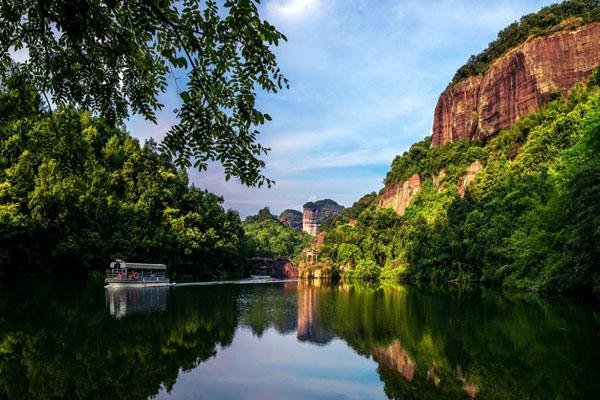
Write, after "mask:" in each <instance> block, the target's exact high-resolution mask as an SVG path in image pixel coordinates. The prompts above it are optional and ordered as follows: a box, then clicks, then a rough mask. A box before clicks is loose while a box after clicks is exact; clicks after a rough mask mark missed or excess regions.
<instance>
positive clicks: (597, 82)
mask: <svg viewBox="0 0 600 400" xmlns="http://www.w3.org/2000/svg"><path fill="white" fill-rule="evenodd" d="M588 84H589V86H592V87H600V65H598V66H597V67H596V68H594V70H593V71H592V73H591V74H590V78H589V81H588Z"/></svg>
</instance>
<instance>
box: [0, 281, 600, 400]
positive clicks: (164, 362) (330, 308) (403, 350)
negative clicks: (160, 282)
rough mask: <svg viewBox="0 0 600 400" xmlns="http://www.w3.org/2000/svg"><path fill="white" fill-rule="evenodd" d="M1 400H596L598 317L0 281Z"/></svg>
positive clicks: (473, 294)
mask: <svg viewBox="0 0 600 400" xmlns="http://www.w3.org/2000/svg"><path fill="white" fill-rule="evenodd" d="M0 288H1V290H2V296H1V297H0V398H7V399H47V398H66V399H79V398H82V399H83V398H86V399H87V398H90V399H111V400H115V399H146V398H159V399H167V398H168V399H171V398H173V399H385V398H394V399H430V398H463V399H464V398H466V399H468V398H481V399H496V398H498V399H505V398H515V399H523V398H539V399H554V398H561V399H563V398H564V399H574V398H581V399H592V398H599V397H600V365H599V362H600V310H599V309H598V307H596V306H590V305H578V304H575V303H573V302H571V301H566V300H549V299H539V298H531V297H529V296H526V295H523V294H506V293H500V292H497V291H491V290H476V291H468V292H465V291H462V292H461V291H453V292H445V291H442V290H435V289H431V288H426V289H423V288H421V289H419V288H416V287H396V288H386V289H376V288H369V287H350V286H335V287H325V286H322V287H320V286H315V285H307V284H302V283H296V282H285V283H267V284H252V285H250V284H247V285H239V284H228V285H214V286H197V287H176V288H162V289H161V288H149V289H135V290H118V291H108V290H105V289H103V288H102V287H100V285H98V284H96V285H93V284H84V285H82V284H75V283H74V284H65V283H60V284H59V283H56V282H42V283H39V282H38V283H33V282H25V283H23V282H19V283H18V284H17V283H11V284H10V285H8V284H4V285H2V286H1V287H0Z"/></svg>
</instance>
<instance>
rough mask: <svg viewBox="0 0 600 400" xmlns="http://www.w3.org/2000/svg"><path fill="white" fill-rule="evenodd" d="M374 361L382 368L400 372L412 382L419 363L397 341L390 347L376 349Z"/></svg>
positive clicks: (374, 350)
mask: <svg viewBox="0 0 600 400" xmlns="http://www.w3.org/2000/svg"><path fill="white" fill-rule="evenodd" d="M373 359H374V360H375V361H377V364H379V366H380V367H381V368H387V369H392V370H395V371H398V372H399V373H400V374H401V375H402V376H403V377H404V378H406V379H408V380H409V381H412V380H413V378H414V376H415V370H416V369H417V363H416V362H415V361H414V360H413V359H412V358H411V357H410V355H409V354H408V352H407V351H406V350H404V348H402V346H401V345H400V341H398V339H395V340H394V341H393V342H392V343H391V344H390V345H389V346H386V347H375V348H374V349H373Z"/></svg>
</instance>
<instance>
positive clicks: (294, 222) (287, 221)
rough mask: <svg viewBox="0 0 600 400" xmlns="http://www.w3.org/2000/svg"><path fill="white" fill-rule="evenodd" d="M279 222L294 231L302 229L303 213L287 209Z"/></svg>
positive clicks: (279, 218) (280, 215)
mask: <svg viewBox="0 0 600 400" xmlns="http://www.w3.org/2000/svg"><path fill="white" fill-rule="evenodd" d="M277 220H278V221H279V222H281V223H282V224H284V225H287V226H289V227H290V228H293V229H298V230H300V229H302V213H301V212H300V211H297V210H291V209H287V210H285V211H283V212H282V213H281V214H279V217H277Z"/></svg>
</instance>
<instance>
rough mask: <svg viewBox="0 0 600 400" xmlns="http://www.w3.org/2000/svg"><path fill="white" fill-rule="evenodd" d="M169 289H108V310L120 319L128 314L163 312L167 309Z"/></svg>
mask: <svg viewBox="0 0 600 400" xmlns="http://www.w3.org/2000/svg"><path fill="white" fill-rule="evenodd" d="M168 296H169V288H168V287H145V288H141V287H140V288H137V287H135V288H125V287H119V288H112V287H109V288H107V289H106V308H107V309H108V312H109V313H110V315H112V316H113V317H115V318H117V319H119V318H122V317H125V316H126V315H127V314H134V313H151V312H162V311H165V310H166V309H167V297H168Z"/></svg>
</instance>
